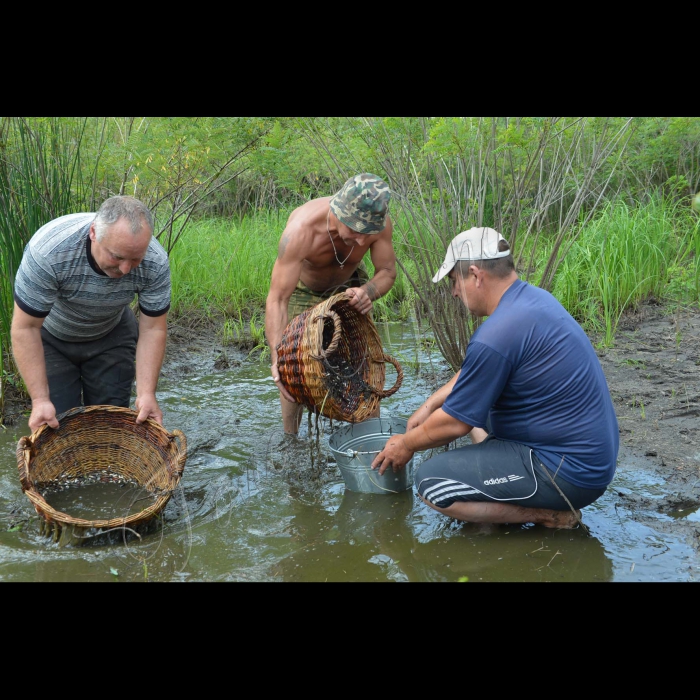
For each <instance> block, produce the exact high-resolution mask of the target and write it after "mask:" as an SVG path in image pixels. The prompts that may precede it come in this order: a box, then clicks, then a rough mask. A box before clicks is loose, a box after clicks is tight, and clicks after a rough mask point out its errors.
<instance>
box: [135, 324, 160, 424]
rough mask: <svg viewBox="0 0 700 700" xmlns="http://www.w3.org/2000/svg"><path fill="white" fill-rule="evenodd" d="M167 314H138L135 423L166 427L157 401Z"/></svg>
mask: <svg viewBox="0 0 700 700" xmlns="http://www.w3.org/2000/svg"><path fill="white" fill-rule="evenodd" d="M167 318H168V317H167V314H163V315H162V316H147V315H146V314H144V313H141V314H139V339H138V343H137V344H136V402H135V407H136V410H137V411H138V412H139V414H138V416H137V418H136V422H137V423H143V421H145V420H146V419H147V418H153V420H155V421H156V422H157V423H159V424H160V425H163V411H161V409H160V406H159V405H158V401H157V400H156V388H157V386H158V378H159V376H160V370H161V367H162V366H163V358H164V357H165V344H166V339H167V334H168V320H167Z"/></svg>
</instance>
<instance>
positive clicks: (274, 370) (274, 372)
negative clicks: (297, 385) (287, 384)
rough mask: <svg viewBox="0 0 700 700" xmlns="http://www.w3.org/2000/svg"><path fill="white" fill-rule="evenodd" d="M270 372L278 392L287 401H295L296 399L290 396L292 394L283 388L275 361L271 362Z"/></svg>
mask: <svg viewBox="0 0 700 700" xmlns="http://www.w3.org/2000/svg"><path fill="white" fill-rule="evenodd" d="M270 372H271V374H272V380H273V381H274V382H275V386H276V387H277V388H278V389H279V390H280V393H281V394H282V396H284V398H285V399H287V401H289V402H290V403H296V400H295V399H294V398H293V397H292V395H291V394H290V393H289V392H288V391H287V390H286V389H285V388H284V386H283V385H282V380H281V379H280V373H279V370H278V369H277V363H276V362H275V363H273V364H272V366H271V367H270Z"/></svg>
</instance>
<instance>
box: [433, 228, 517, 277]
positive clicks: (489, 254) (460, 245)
mask: <svg viewBox="0 0 700 700" xmlns="http://www.w3.org/2000/svg"><path fill="white" fill-rule="evenodd" d="M499 241H505V238H503V236H501V234H500V233H498V231H495V230H494V229H492V228H488V227H486V226H479V227H474V228H470V229H469V230H468V231H462V233H459V234H457V235H456V236H455V237H454V238H453V239H452V240H451V241H450V244H449V245H448V246H447V253H446V254H445V262H444V263H442V265H440V269H439V270H438V271H437V272H436V273H435V277H433V282H439V281H440V280H441V279H442V278H443V277H444V276H445V275H447V274H449V272H450V270H451V269H452V268H453V267H454V266H455V263H456V262H457V261H458V260H495V259H496V258H505V257H506V256H508V255H510V253H511V251H510V249H508V250H498V242H499Z"/></svg>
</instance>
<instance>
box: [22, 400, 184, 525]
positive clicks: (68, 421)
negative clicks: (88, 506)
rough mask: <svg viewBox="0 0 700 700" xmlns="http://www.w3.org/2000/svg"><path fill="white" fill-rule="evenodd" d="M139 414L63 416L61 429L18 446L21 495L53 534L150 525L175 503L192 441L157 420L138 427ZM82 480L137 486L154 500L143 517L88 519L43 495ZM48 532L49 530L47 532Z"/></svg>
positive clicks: (110, 409) (86, 410) (106, 411)
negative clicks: (69, 529) (56, 505)
mask: <svg viewBox="0 0 700 700" xmlns="http://www.w3.org/2000/svg"><path fill="white" fill-rule="evenodd" d="M137 415H138V413H137V412H136V411H133V410H131V409H129V408H120V407H117V406H85V407H78V408H73V409H70V410H69V411H66V412H65V413H64V414H62V415H61V416H59V427H58V428H56V429H53V428H50V427H49V426H48V425H42V426H41V427H40V428H38V429H37V430H35V431H34V432H33V433H32V434H31V435H30V436H28V437H22V438H20V440H19V442H18V443H17V467H18V469H19V480H20V483H21V485H22V491H23V492H24V493H25V494H26V495H27V497H28V498H29V500H30V501H31V502H32V504H33V505H34V508H35V510H36V512H37V513H38V514H39V515H40V516H42V518H43V519H44V521H45V523H44V525H45V526H53V528H54V534H56V533H57V532H60V530H61V528H62V527H63V526H65V525H71V526H74V527H76V528H85V529H89V528H97V529H100V530H101V529H107V528H109V529H111V528H118V527H123V526H129V527H132V528H133V527H135V526H137V525H142V524H144V523H147V522H148V521H149V520H151V519H152V518H153V517H154V516H156V515H157V514H158V513H160V511H161V510H163V508H164V507H165V505H166V504H167V503H168V501H169V500H170V498H171V496H172V494H173V491H174V489H175V488H176V487H177V485H178V484H179V482H180V477H181V476H182V472H183V469H184V466H185V460H186V459H187V441H186V439H185V436H184V434H183V433H181V432H180V431H179V430H174V431H173V432H172V433H170V432H168V431H167V430H166V429H165V428H163V426H161V425H160V424H158V423H156V421H154V420H152V419H150V418H149V419H147V420H146V421H145V422H143V423H140V424H137V423H136V416H137ZM82 477H87V478H98V479H100V480H101V481H127V482H136V484H138V486H139V487H141V488H143V489H145V490H146V491H149V492H150V493H151V494H152V495H153V498H154V500H153V501H152V502H151V503H150V505H148V507H146V508H144V509H143V510H141V511H140V512H137V513H132V514H130V515H128V516H124V517H120V518H109V519H100V520H86V519H84V518H75V517H72V516H71V515H69V514H67V513H63V512H61V511H58V510H55V509H54V508H53V507H52V506H51V505H49V503H48V502H47V501H46V500H45V498H44V496H42V494H41V491H46V490H47V489H49V488H61V487H62V486H63V485H67V484H70V483H72V482H74V481H75V480H76V479H80V478H82ZM46 529H47V530H48V527H47V528H46Z"/></svg>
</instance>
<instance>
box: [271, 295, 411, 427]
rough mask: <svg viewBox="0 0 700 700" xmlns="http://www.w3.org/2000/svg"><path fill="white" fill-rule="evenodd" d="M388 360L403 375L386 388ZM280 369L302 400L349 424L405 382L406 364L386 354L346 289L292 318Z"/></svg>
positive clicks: (283, 341) (281, 350)
mask: <svg viewBox="0 0 700 700" xmlns="http://www.w3.org/2000/svg"><path fill="white" fill-rule="evenodd" d="M387 362H389V363H391V364H392V365H394V367H395V368H396V372H397V378H396V383H395V384H394V386H393V387H391V388H390V389H388V390H386V391H385V390H384V381H385V379H386V367H385V364H386V363H387ZM277 369H278V370H279V376H280V381H281V383H282V385H283V386H284V388H285V389H286V390H287V391H288V392H289V394H290V395H291V396H292V397H293V398H294V399H295V400H296V402H297V403H299V404H301V405H303V406H306V407H307V408H310V409H313V411H314V412H316V413H319V414H321V415H323V416H326V417H327V418H331V419H336V420H341V421H347V422H349V423H359V422H361V421H363V420H365V419H367V418H369V417H371V416H372V414H373V413H374V412H375V411H376V410H377V409H378V408H379V402H380V401H381V399H384V398H387V397H388V396H391V395H392V394H394V393H395V392H396V391H398V389H399V388H400V387H401V382H402V381H403V370H402V369H401V365H400V364H399V362H398V360H396V359H395V358H393V357H391V356H389V355H386V354H385V353H384V351H383V349H382V343H381V339H380V337H379V333H378V332H377V328H376V326H375V325H374V322H373V321H372V319H371V318H370V317H369V316H364V315H363V314H361V313H360V312H359V311H356V310H355V309H354V308H353V307H352V306H350V296H348V294H347V293H346V292H343V293H341V294H335V295H334V296H332V297H329V298H328V299H326V300H325V301H323V302H321V303H320V304H317V305H316V306H314V307H313V308H311V309H309V310H307V311H305V312H304V313H302V314H299V316H297V317H296V318H294V319H292V321H291V322H290V323H289V324H288V325H287V327H286V328H285V330H284V333H283V334H282V339H281V341H280V343H279V345H278V346H277Z"/></svg>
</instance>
